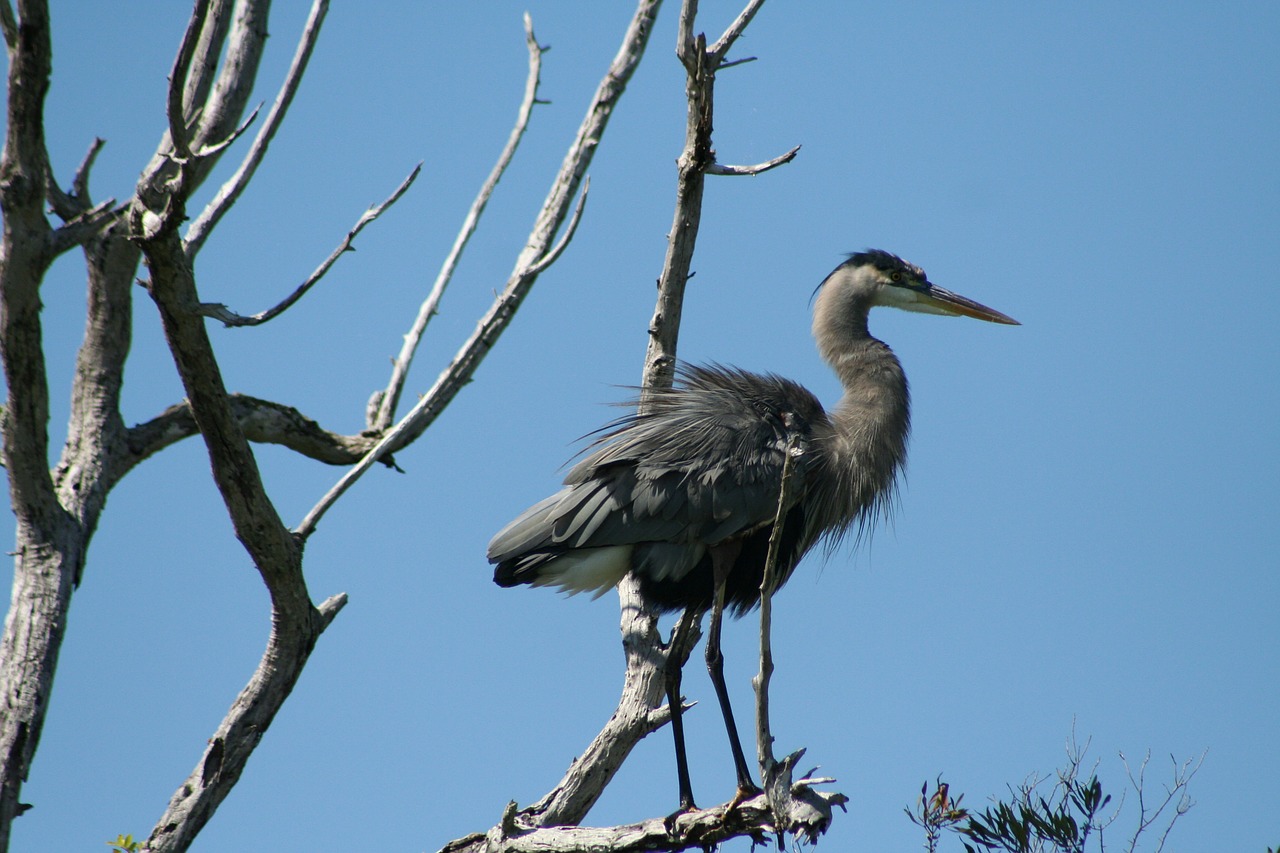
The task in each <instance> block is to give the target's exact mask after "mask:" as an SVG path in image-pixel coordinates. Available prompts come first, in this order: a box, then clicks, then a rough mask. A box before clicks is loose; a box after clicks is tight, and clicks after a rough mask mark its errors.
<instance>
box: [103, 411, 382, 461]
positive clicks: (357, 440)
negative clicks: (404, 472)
mask: <svg viewBox="0 0 1280 853" xmlns="http://www.w3.org/2000/svg"><path fill="white" fill-rule="evenodd" d="M230 400H231V411H232V414H233V416H234V417H235V419H236V422H237V423H238V424H239V425H240V429H242V430H243V431H244V434H245V438H247V439H248V440H249V441H252V442H254V443H257V444H277V445H280V446H282V447H287V448H289V449H290V450H293V451H296V452H297V453H299V454H301V455H303V456H306V457H307V458H309V459H315V460H316V461H318V462H324V463H325V464H327V465H350V464H353V463H355V462H358V461H359V460H360V459H361V458H362V457H363V456H364V455H365V454H366V453H368V452H369V448H371V447H372V446H373V445H374V443H375V442H376V438H375V437H374V436H372V435H367V434H363V435H355V436H350V435H342V434H340V433H335V432H330V431H328V430H326V429H324V428H322V427H321V426H320V425H319V424H318V423H316V422H315V421H314V420H312V419H311V418H309V417H307V416H306V415H304V414H302V413H301V412H299V411H298V410H297V409H295V408H293V407H292V406H285V405H283V404H281V403H275V402H272V401H270V400H260V399H258V398H257V397H250V396H248V395H247V394H232V395H230ZM199 432H200V429H199V427H198V426H197V425H196V421H195V417H194V416H193V415H192V414H191V405H190V403H187V402H185V401H184V402H182V403H179V404H177V405H175V406H170V407H169V408H168V409H165V410H164V411H163V412H162V413H160V414H159V415H157V416H156V417H154V418H152V419H151V420H149V421H146V422H145V423H141V424H138V425H137V426H135V427H132V428H131V429H130V430H129V431H128V433H127V436H126V441H127V444H128V447H129V452H130V456H131V458H130V464H131V465H136V464H138V463H139V462H141V461H143V460H144V459H147V458H148V457H150V456H152V455H154V454H156V453H159V452H160V451H161V450H163V449H165V448H166V447H169V446H170V445H172V444H175V443H177V442H179V441H181V440H183V439H185V438H190V437H192V436H195V435H197V434H199ZM387 461H388V464H389V462H390V460H387Z"/></svg>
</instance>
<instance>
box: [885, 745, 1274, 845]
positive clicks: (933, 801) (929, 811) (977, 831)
mask: <svg viewBox="0 0 1280 853" xmlns="http://www.w3.org/2000/svg"><path fill="white" fill-rule="evenodd" d="M1087 749H1088V744H1087V743H1086V744H1085V746H1084V747H1083V748H1078V747H1077V746H1076V744H1075V740H1074V738H1072V740H1071V741H1069V742H1068V746H1067V765H1066V767H1064V768H1062V769H1060V770H1058V771H1057V773H1056V774H1055V776H1056V781H1054V783H1053V784H1052V786H1051V787H1049V786H1047V785H1046V782H1047V781H1048V780H1045V779H1040V778H1037V777H1031V778H1030V779H1028V780H1027V781H1026V782H1024V783H1023V784H1022V785H1021V786H1020V787H1018V788H1017V789H1014V788H1012V787H1011V788H1010V794H1011V796H1010V798H1009V800H1008V801H1004V800H996V801H995V803H994V804H993V805H991V806H989V807H987V808H986V809H984V810H983V811H982V812H981V813H975V812H974V811H971V810H969V809H964V808H961V807H960V801H961V799H963V796H964V795H963V794H962V795H961V796H959V797H956V798H955V799H954V800H951V799H950V794H949V790H950V789H949V786H948V785H947V783H946V782H943V781H942V778H941V777H939V778H938V780H937V782H936V783H935V788H934V792H933V794H932V795H930V794H929V785H928V783H927V782H926V783H925V785H924V787H922V788H921V789H920V799H919V801H918V802H917V804H916V808H915V810H914V811H913V810H911V809H906V812H907V817H908V818H909V819H910V820H911V822H912V823H914V824H915V825H916V826H919V827H921V828H922V829H924V831H925V844H924V847H925V849H926V850H927V851H928V852H929V853H937V850H938V844H939V841H940V839H941V837H942V835H943V833H944V832H950V833H954V834H956V835H957V836H959V840H960V842H961V844H963V845H964V849H965V851H966V853H987V851H1001V853H1086V851H1087V850H1089V849H1091V848H1090V847H1089V845H1090V844H1091V843H1092V844H1094V845H1096V847H1095V848H1092V849H1097V850H1098V851H1103V850H1106V849H1108V848H1107V847H1106V846H1105V844H1104V842H1103V833H1104V831H1105V830H1106V829H1107V828H1108V827H1110V826H1111V825H1112V824H1113V823H1115V821H1116V820H1117V818H1118V817H1119V814H1120V809H1121V807H1122V806H1123V805H1124V797H1123V796H1122V797H1121V802H1120V803H1118V804H1117V805H1116V806H1115V808H1114V809H1113V810H1112V811H1111V812H1110V813H1105V810H1106V809H1107V806H1108V805H1110V803H1111V796H1110V795H1109V794H1104V793H1103V790H1102V783H1101V782H1100V781H1099V780H1098V776H1097V774H1096V773H1095V772H1093V771H1092V770H1091V771H1090V772H1089V773H1088V776H1087V778H1086V777H1085V775H1084V774H1083V773H1082V772H1081V768H1082V765H1083V762H1084V754H1085V752H1086V750H1087ZM1120 758H1121V760H1124V755H1121V756H1120ZM1149 760H1150V754H1148V755H1147V756H1146V757H1145V758H1144V759H1143V760H1142V763H1141V764H1140V765H1139V766H1138V768H1137V771H1136V773H1135V771H1134V769H1132V768H1130V767H1129V764H1128V762H1127V761H1125V769H1126V771H1127V773H1128V777H1129V783H1130V788H1131V791H1130V793H1132V794H1133V796H1134V797H1135V798H1136V800H1137V804H1136V807H1137V823H1136V826H1135V827H1134V828H1133V829H1132V830H1131V831H1130V832H1128V833H1126V835H1127V841H1128V844H1127V846H1125V847H1124V849H1125V850H1126V851H1128V853H1136V851H1138V850H1139V849H1140V848H1139V840H1140V839H1141V838H1142V837H1143V836H1144V835H1146V836H1147V837H1148V838H1150V840H1151V841H1152V842H1153V846H1152V849H1153V850H1155V851H1156V853H1159V851H1161V850H1162V849H1163V848H1164V844H1165V841H1166V839H1167V838H1168V836H1169V832H1170V831H1171V830H1172V829H1173V825H1174V823H1175V822H1176V821H1177V820H1178V818H1180V817H1181V816H1182V815H1184V814H1186V813H1187V812H1188V811H1189V810H1190V809H1191V806H1192V805H1193V803H1192V800H1191V798H1190V797H1189V796H1188V795H1187V785H1188V783H1189V782H1190V781H1191V777H1192V776H1194V775H1195V773H1196V771H1197V770H1199V769H1200V764H1201V763H1202V762H1203V761H1204V756H1203V755H1202V756H1200V757H1199V759H1192V760H1188V761H1185V762H1183V763H1182V764H1179V763H1178V762H1176V761H1174V763H1173V780H1172V783H1171V784H1168V785H1166V786H1165V789H1164V796H1163V797H1162V798H1157V799H1156V800H1155V802H1151V801H1149V797H1148V795H1147V794H1145V793H1144V790H1143V789H1144V784H1145V775H1146V768H1147V763H1148V761H1149ZM1094 767H1095V769H1096V765H1095V766H1094ZM1046 787H1049V790H1048V791H1047V792H1045V793H1042V790H1043V789H1044V788H1046ZM1158 823H1162V824H1163V828H1162V829H1161V828H1158V827H1157V826H1156V825H1157V824H1158ZM1267 853H1280V849H1277V850H1274V851H1273V850H1271V849H1268V851H1267Z"/></svg>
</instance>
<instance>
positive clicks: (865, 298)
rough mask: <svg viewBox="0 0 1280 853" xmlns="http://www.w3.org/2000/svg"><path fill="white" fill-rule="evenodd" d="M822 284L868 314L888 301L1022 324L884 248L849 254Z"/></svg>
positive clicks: (832, 296) (831, 294)
mask: <svg viewBox="0 0 1280 853" xmlns="http://www.w3.org/2000/svg"><path fill="white" fill-rule="evenodd" d="M818 287H819V289H820V290H821V291H822V292H823V297H825V298H826V299H827V300H832V301H834V302H836V303H840V304H843V305H845V306H847V308H848V309H851V310H853V311H855V312H858V313H862V314H863V316H864V317H865V312H866V311H867V310H869V309H870V308H872V307H874V306H877V305H887V306H889V307H892V308H901V309H902V310H904V311H918V312H921V313H924V314H945V315H948V316H953V317H954V316H963V317H974V318H976V319H978V320H986V321H988V322H991V323H1005V324H1008V325H1012V326H1017V325H1020V324H1019V323H1018V321H1017V320H1015V319H1013V318H1012V317H1009V316H1006V315H1005V314H1001V313H1000V312H999V311H996V310H995V309H994V308H988V307H987V306H985V305H982V304H980V303H978V302H974V301H973V300H972V299H968V298H966V297H964V296H961V295H960V294H958V293H952V292H951V291H949V290H945V289H943V288H941V287H938V286H937V285H936V284H934V283H933V282H931V281H929V277H928V276H927V275H925V272H924V270H922V269H920V267H918V266H916V265H915V264H911V263H907V262H906V261H904V260H903V259H902V258H900V257H898V256H897V255H894V254H890V253H889V252H885V251H883V250H881V249H868V250H867V251H865V252H855V253H853V254H851V255H849V259H848V260H847V261H845V262H844V263H842V264H841V265H840V266H838V267H836V268H835V269H834V270H833V271H832V272H831V275H829V276H827V277H826V279H825V280H824V281H823V282H822V284H820V285H818Z"/></svg>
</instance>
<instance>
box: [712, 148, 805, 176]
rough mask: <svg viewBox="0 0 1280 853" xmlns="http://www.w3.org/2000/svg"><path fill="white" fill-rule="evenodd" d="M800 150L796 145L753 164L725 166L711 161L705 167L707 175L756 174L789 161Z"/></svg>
mask: <svg viewBox="0 0 1280 853" xmlns="http://www.w3.org/2000/svg"><path fill="white" fill-rule="evenodd" d="M799 152H800V146H799V145H797V146H796V147H795V148H792V149H791V150H790V151H788V152H787V153H786V154H783V155H782V156H780V157H774V158H773V159H772V160H767V161H765V162H764V163H757V164H756V165H754V166H727V165H724V164H721V163H712V164H711V165H710V166H708V167H707V174H708V175H758V174H760V173H761V172H767V171H769V170H770V169H776V168H778V167H779V166H782V165H784V164H786V163H790V162H791V161H792V160H794V159H795V158H796V154H798V153H799Z"/></svg>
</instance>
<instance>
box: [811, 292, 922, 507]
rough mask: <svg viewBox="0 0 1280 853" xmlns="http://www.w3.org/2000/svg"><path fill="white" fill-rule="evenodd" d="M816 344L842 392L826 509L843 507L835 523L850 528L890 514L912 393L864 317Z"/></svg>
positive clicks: (832, 443) (832, 438)
mask: <svg viewBox="0 0 1280 853" xmlns="http://www.w3.org/2000/svg"><path fill="white" fill-rule="evenodd" d="M824 331H825V332H828V333H830V332H832V329H830V328H828V329H826V330H824ZM819 341H820V344H821V347H820V348H821V351H822V356H823V358H824V360H825V361H826V362H827V363H828V364H829V365H831V367H832V369H833V370H835V372H836V375H837V376H839V377H840V384H841V385H842V386H843V387H844V394H843V396H841V398H840V402H839V403H837V404H836V406H835V408H834V409H833V410H832V411H831V421H830V424H831V426H830V429H831V432H830V434H829V437H828V439H827V442H828V443H827V446H828V448H829V451H830V454H831V456H830V463H831V464H832V469H833V470H834V471H837V472H839V476H838V477H835V478H833V479H832V486H831V489H832V495H831V501H830V504H831V506H832V507H841V508H842V509H841V510H836V511H838V512H843V513H844V515H843V517H842V518H841V519H840V520H839V522H843V523H844V524H849V523H852V521H853V520H855V519H857V518H862V519H864V520H866V519H868V518H870V517H873V516H876V515H880V514H884V513H887V511H888V508H889V504H890V503H891V501H892V497H891V496H892V492H893V484H894V481H895V479H896V477H897V474H898V471H899V469H900V468H901V466H902V463H903V461H904V460H905V459H906V443H907V433H908V431H909V430H910V423H911V413H910V409H911V400H910V392H909V390H908V387H907V377H906V374H904V373H903V370H902V365H901V363H900V362H899V361H898V358H897V356H895V355H894V354H893V351H892V350H890V349H889V347H888V346H887V345H885V344H884V343H883V342H881V341H878V340H876V339H875V338H873V337H872V336H871V335H870V334H869V333H868V332H867V318H866V314H865V313H857V314H855V315H854V316H853V317H852V319H851V320H847V321H845V322H844V323H843V324H842V325H841V327H840V329H839V333H838V334H826V335H824V337H822V338H820V339H819ZM839 522H838V523H839Z"/></svg>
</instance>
